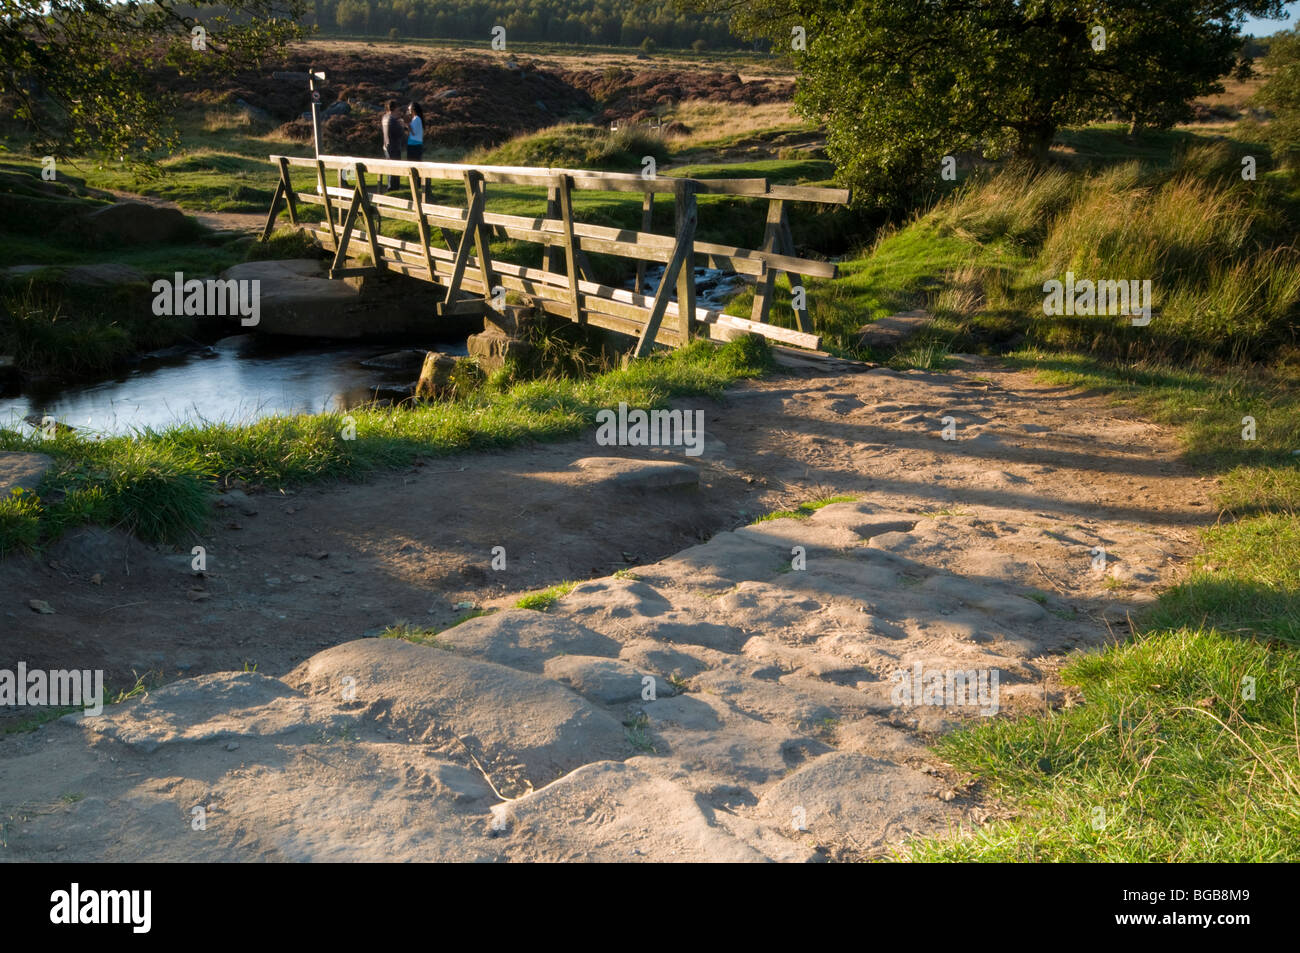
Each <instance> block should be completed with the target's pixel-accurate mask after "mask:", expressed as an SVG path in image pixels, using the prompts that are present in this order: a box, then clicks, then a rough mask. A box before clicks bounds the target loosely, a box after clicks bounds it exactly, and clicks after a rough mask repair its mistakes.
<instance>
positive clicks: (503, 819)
mask: <svg viewBox="0 0 1300 953" xmlns="http://www.w3.org/2000/svg"><path fill="white" fill-rule="evenodd" d="M492 814H493V821H492V823H493V825H495V826H496V827H498V828H499V829H500V830H501V831H502V836H503V837H504V838H505V842H504V849H505V853H506V856H507V857H508V858H509V859H510V860H540V859H545V860H549V861H579V860H580V861H605V862H609V861H625V862H626V861H669V860H675V861H720V862H739V861H764V860H769V861H811V860H816V859H817V855H816V854H815V853H814V852H813V851H812V850H810V849H808V848H806V847H801V846H800V845H798V844H795V843H792V842H790V841H788V840H786V839H785V838H783V837H781V836H780V835H778V834H775V833H773V832H772V831H770V830H767V829H765V828H763V827H761V826H760V825H758V824H755V823H754V822H753V821H750V820H747V819H746V818H742V817H738V816H737V815H735V814H731V813H729V812H727V811H723V810H720V809H717V808H714V807H712V806H711V805H709V804H708V803H707V801H705V799H704V798H703V797H702V796H701V795H699V794H696V793H693V792H691V791H689V790H687V789H686V788H684V787H682V786H681V785H679V784H675V783H673V782H672V781H668V780H665V779H663V778H657V777H654V776H653V775H651V774H649V773H648V772H646V771H644V770H642V769H641V768H639V767H636V766H633V765H630V764H625V763H616V762H609V761H605V762H598V763H595V764H588V765H586V766H584V767H582V768H580V769H578V770H577V771H574V772H573V773H572V774H569V775H566V776H565V777H563V778H561V779H560V780H558V781H556V782H555V783H553V784H551V785H549V786H547V787H545V788H543V789H542V790H540V791H535V792H534V793H532V794H530V795H527V796H526V797H523V798H519V799H517V800H514V801H511V802H510V803H508V804H500V805H497V806H495V807H493V809H492ZM651 819H653V820H651Z"/></svg>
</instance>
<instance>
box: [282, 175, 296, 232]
mask: <svg viewBox="0 0 1300 953" xmlns="http://www.w3.org/2000/svg"><path fill="white" fill-rule="evenodd" d="M280 184H281V185H282V186H284V197H285V199H286V200H287V201H288V202H289V221H290V222H292V223H293V224H295V225H297V224H298V201H297V193H295V192H294V190H293V182H292V181H291V180H290V178H289V163H288V161H287V160H285V159H281V160H280Z"/></svg>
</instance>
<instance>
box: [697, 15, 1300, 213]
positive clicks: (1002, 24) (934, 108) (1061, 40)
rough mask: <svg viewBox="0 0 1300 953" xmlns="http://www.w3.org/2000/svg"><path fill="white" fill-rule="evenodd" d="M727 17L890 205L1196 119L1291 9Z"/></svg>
mask: <svg viewBox="0 0 1300 953" xmlns="http://www.w3.org/2000/svg"><path fill="white" fill-rule="evenodd" d="M685 2H688V3H691V2H695V3H699V4H701V5H703V6H706V7H709V8H714V9H716V6H717V0H685ZM724 2H725V3H726V6H727V8H728V9H729V10H730V11H731V14H732V24H733V29H735V30H736V31H737V32H739V33H741V34H742V35H747V36H751V37H759V36H762V37H768V38H771V39H772V41H773V42H774V43H776V44H779V45H780V46H781V47H784V48H785V49H789V50H790V51H791V55H792V56H793V58H794V61H795V63H796V64H797V66H798V67H799V69H800V73H801V78H800V83H799V90H798V93H797V102H798V105H799V107H800V109H801V111H802V112H803V113H804V114H805V115H807V116H808V117H809V118H814V119H817V120H819V121H823V122H825V123H826V125H827V151H828V152H829V154H830V156H831V158H832V159H833V160H834V161H835V163H836V165H837V167H838V168H839V170H840V175H841V177H842V178H843V179H844V181H845V182H846V183H847V184H850V185H852V186H854V187H855V189H856V190H857V193H858V198H859V200H862V201H871V202H889V203H895V202H903V201H906V200H907V199H908V198H909V197H911V196H914V195H915V194H916V193H917V192H918V191H919V190H925V189H927V188H931V187H933V186H934V185H935V184H937V182H938V181H939V176H940V169H941V166H942V163H943V159H944V157H945V156H949V155H952V156H959V155H961V154H963V153H972V152H973V153H980V154H983V155H985V156H988V157H994V156H998V155H1004V154H1018V155H1022V156H1029V157H1038V158H1041V157H1043V156H1044V155H1045V154H1046V151H1047V149H1048V147H1049V146H1050V144H1051V141H1052V138H1053V136H1054V135H1055V133H1056V131H1057V130H1058V129H1060V128H1061V127H1063V126H1068V125H1077V124H1080V123H1087V122H1093V121H1098V120H1105V119H1121V120H1123V121H1125V122H1128V123H1130V124H1131V125H1132V126H1134V127H1137V126H1144V125H1150V126H1159V127H1166V126H1168V125H1171V124H1173V123H1175V122H1178V121H1181V120H1183V119H1185V118H1190V116H1191V111H1190V106H1189V101H1190V100H1192V99H1193V98H1195V97H1197V96H1200V95H1204V94H1207V93H1211V92H1220V91H1222V86H1221V84H1220V83H1219V80H1220V79H1221V78H1222V77H1223V76H1225V75H1228V74H1232V73H1237V74H1240V75H1246V74H1247V73H1248V72H1249V69H1250V64H1249V61H1248V60H1247V59H1246V58H1244V57H1243V56H1242V39H1241V35H1240V29H1241V25H1242V22H1243V20H1244V18H1245V16H1246V15H1247V14H1251V15H1255V16H1266V17H1281V16H1282V15H1283V13H1284V11H1283V6H1284V5H1283V3H1281V2H1279V0H1247V2H1217V0H1210V2H1207V0H730V2H726V0H724ZM800 30H801V31H802V37H803V42H802V43H800V42H799V40H800V32H799V31H800ZM801 46H802V47H803V48H802V49H801V48H800V47H801Z"/></svg>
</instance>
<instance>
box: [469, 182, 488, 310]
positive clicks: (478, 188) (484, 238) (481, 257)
mask: <svg viewBox="0 0 1300 953" xmlns="http://www.w3.org/2000/svg"><path fill="white" fill-rule="evenodd" d="M475 196H477V197H478V200H479V209H480V211H479V217H478V221H477V222H476V223H469V224H468V225H467V226H466V229H465V234H467V235H469V234H472V235H473V236H474V246H475V251H477V252H478V270H479V274H480V275H481V276H482V277H483V286H484V287H485V288H487V289H488V290H487V294H488V295H489V296H490V295H491V294H492V288H493V283H492V257H491V248H492V246H491V243H490V242H489V240H488V233H487V227H486V226H485V225H484V224H483V211H484V210H485V208H486V205H487V183H485V182H484V181H483V174H482V173H481V172H478V171H477V170H475V169H469V170H466V172H465V204H466V205H467V206H468V205H471V204H473V202H474V198H475Z"/></svg>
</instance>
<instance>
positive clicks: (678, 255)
mask: <svg viewBox="0 0 1300 953" xmlns="http://www.w3.org/2000/svg"><path fill="white" fill-rule="evenodd" d="M694 215H695V206H694V205H688V206H687V207H686V209H685V211H684V213H683V218H682V220H680V221H679V222H678V223H677V236H678V241H677V247H676V248H675V249H674V250H673V257H672V258H671V259H669V261H668V265H667V266H666V267H665V269H664V276H663V278H662V279H661V280H660V282H659V287H658V288H657V289H655V300H654V306H653V307H652V308H651V309H650V316H649V318H647V319H646V325H645V327H644V328H642V329H641V336H640V337H639V338H637V342H636V349H635V350H634V351H633V352H632V353H633V355H634V356H636V357H644V356H645V355H647V354H649V353H650V348H651V346H652V345H653V343H654V340H655V336H656V332H657V331H658V330H659V323H660V322H661V321H662V320H663V318H664V313H665V311H666V310H667V308H668V289H669V288H671V287H672V286H673V284H674V283H675V282H676V281H677V276H678V275H680V274H681V271H682V266H683V265H686V266H687V267H690V260H689V257H690V254H689V253H690V243H689V242H688V241H684V240H683V238H684V237H686V236H690V237H692V238H693V237H694V235H695V218H694ZM682 304H683V303H682V302H679V303H678V307H679V308H680V307H681V306H682ZM687 317H688V319H689V314H688V315H687ZM679 333H680V332H679Z"/></svg>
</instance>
